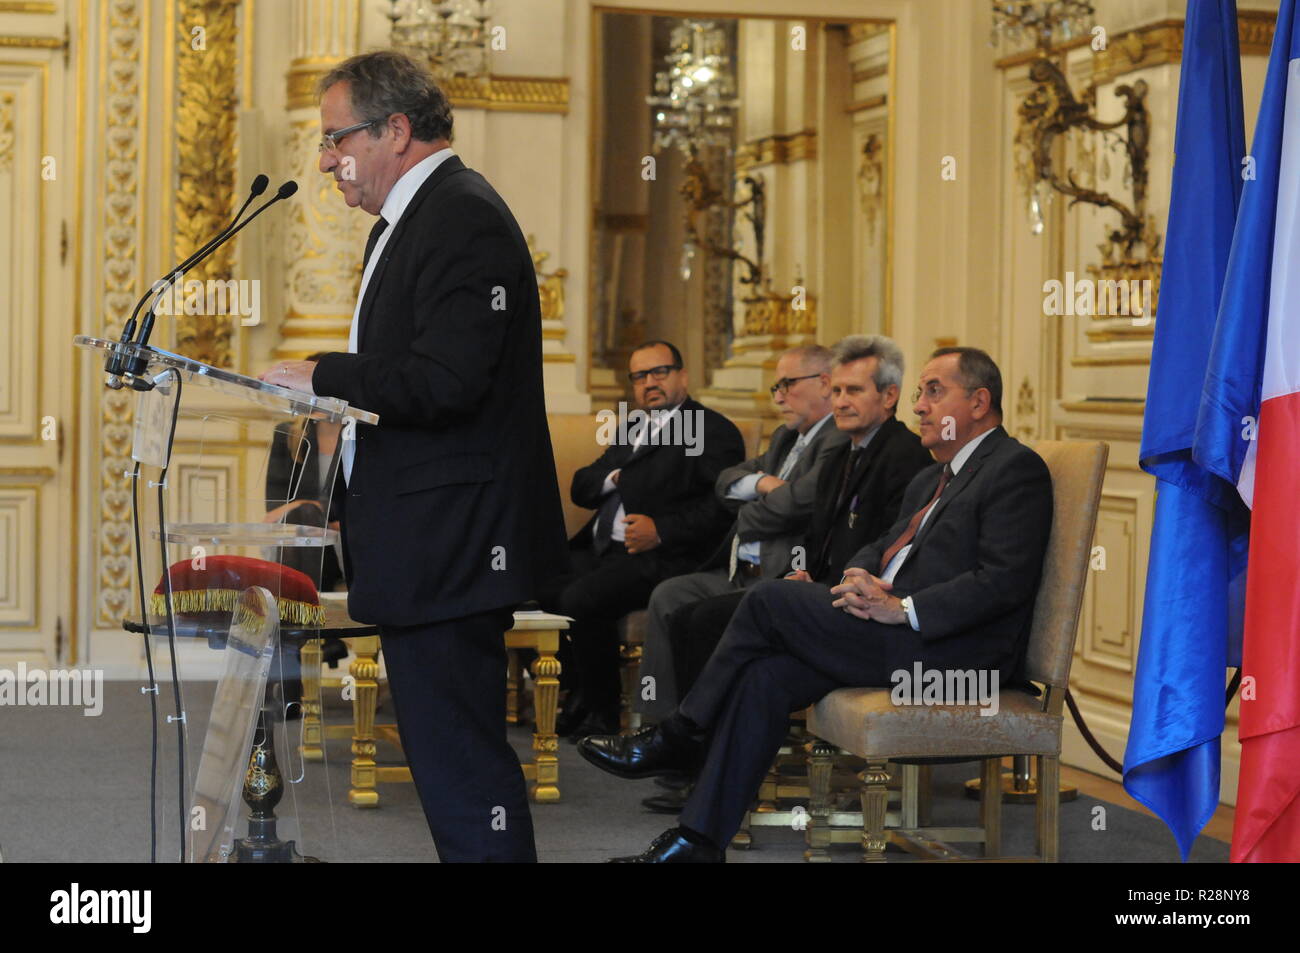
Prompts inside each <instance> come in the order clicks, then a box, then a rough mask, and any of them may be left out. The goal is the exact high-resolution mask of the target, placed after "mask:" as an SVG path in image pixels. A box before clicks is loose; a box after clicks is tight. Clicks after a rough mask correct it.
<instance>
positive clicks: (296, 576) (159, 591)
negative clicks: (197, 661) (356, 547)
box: [149, 556, 325, 626]
mask: <svg viewBox="0 0 1300 953" xmlns="http://www.w3.org/2000/svg"><path fill="white" fill-rule="evenodd" d="M200 566H201V567H202V568H199V567H200ZM168 574H169V575H170V576H171V584H172V606H173V608H174V609H175V611H176V614H177V615H188V616H194V615H220V614H222V613H224V614H227V615H229V614H230V613H231V612H233V611H234V609H235V605H236V603H237V602H238V601H239V595H240V593H242V592H243V591H244V590H245V589H249V588H251V587H253V586H265V587H266V588H267V589H268V590H270V592H271V595H273V596H275V598H276V604H277V606H278V608H279V610H280V621H281V622H285V623H292V624H296V625H309V626H320V625H322V624H324V622H325V610H324V608H323V607H322V606H321V604H320V596H319V595H318V594H317V592H316V586H315V584H314V583H313V582H312V581H311V577H310V576H308V575H306V574H305V573H302V572H299V571H298V570H297V569H291V568H289V567H288V566H285V565H283V564H281V563H273V562H269V561H267V560H265V559H255V558H253V557H251V556H207V557H204V558H203V559H202V560H193V559H183V560H181V561H180V562H177V563H173V564H172V566H171V568H170V569H169V570H168ZM149 611H150V612H152V613H153V614H155V615H159V616H161V615H165V614H166V612H167V603H166V592H165V587H164V585H163V580H162V579H159V580H158V585H157V586H155V587H154V590H153V596H152V597H151V598H150V599H149Z"/></svg>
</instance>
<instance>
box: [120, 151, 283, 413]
mask: <svg viewBox="0 0 1300 953" xmlns="http://www.w3.org/2000/svg"><path fill="white" fill-rule="evenodd" d="M270 181H271V180H270V179H268V178H267V177H266V176H265V175H264V174H262V173H258V175H257V178H255V179H253V184H252V186H251V187H250V188H249V190H248V198H246V199H244V204H243V205H242V206H240V208H239V212H238V213H237V214H236V215H235V217H234V218H233V219H231V220H230V224H229V225H227V226H226V227H225V228H224V229H222V230H221V231H220V232H218V233H217V237H216V238H214V239H213V240H212V242H209V243H208V244H207V245H204V246H203V247H202V248H200V249H199V250H198V251H196V252H195V253H194V254H192V255H190V257H189V258H187V259H185V260H184V261H183V262H181V263H180V264H178V265H176V266H175V267H174V268H172V269H171V271H169V272H167V274H168V275H170V276H171V280H175V279H176V278H177V277H179V274H177V273H178V272H179V273H182V274H183V273H184V271H185V269H187V268H190V267H192V266H193V265H194V264H195V263H196V262H197V261H198V260H199V256H200V255H202V254H203V253H204V252H205V251H206V250H207V249H209V248H210V247H212V244H213V242H216V241H218V240H219V239H221V237H222V236H224V235H225V234H226V233H227V232H229V231H230V230H231V229H232V228H234V227H235V223H236V222H238V221H239V219H240V217H241V216H242V215H243V214H244V210H245V209H247V208H248V205H249V203H250V202H252V201H253V199H255V198H257V196H259V195H261V194H262V193H263V192H265V191H266V187H267V185H268V184H269V183H270ZM295 188H296V186H295ZM290 194H292V193H290ZM158 280H159V281H161V280H162V279H161V278H160V279H158ZM171 280H169V281H168V282H167V284H168V285H169V284H170V283H171ZM163 287H164V288H165V287H167V285H164V286H163ZM159 290H160V289H159V287H158V281H155V282H154V283H153V284H152V285H150V286H149V290H148V291H146V292H145V293H144V294H143V295H141V296H140V300H139V301H137V302H136V303H135V308H134V309H133V310H132V311H131V317H130V319H129V320H128V321H127V322H126V324H125V325H124V326H123V328H122V337H121V339H120V341H121V343H122V344H129V343H130V342H131V338H132V337H134V336H135V330H136V316H137V315H138V314H139V313H140V308H142V307H143V306H144V303H145V302H146V301H148V300H149V296H150V295H152V294H155V293H157V292H158V291H159ZM126 361H127V358H126V357H125V356H123V355H121V354H118V353H116V352H114V353H111V354H109V356H108V357H107V358H106V359H105V361H104V372H105V374H107V375H108V376H107V378H106V379H105V383H106V384H107V385H108V386H109V387H110V388H112V389H113V390H118V389H120V388H121V387H122V383H123V382H122V376H121V375H122V374H123V373H124V372H125V365H126Z"/></svg>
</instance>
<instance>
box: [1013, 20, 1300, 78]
mask: <svg viewBox="0 0 1300 953" xmlns="http://www.w3.org/2000/svg"><path fill="white" fill-rule="evenodd" d="M1276 26H1277V14H1276V13H1270V12H1269V11H1267V10H1239V11H1237V41H1238V44H1239V45H1240V47H1241V54H1242V55H1243V56H1268V54H1269V50H1270V49H1271V47H1272V45H1273V31H1274V29H1275V28H1276ZM1090 42H1091V37H1090V36H1086V35H1085V36H1081V37H1077V38H1075V39H1073V40H1071V41H1069V42H1068V43H1062V44H1060V45H1059V46H1055V47H1053V48H1052V54H1053V55H1057V54H1062V53H1068V52H1070V51H1071V50H1075V49H1078V48H1079V47H1082V46H1087V45H1088V44H1089V43H1090ZM1038 55H1039V53H1038V51H1037V50H1024V51H1022V52H1018V53H1012V54H1010V55H1009V56H1004V57H1002V58H1001V59H999V60H997V61H996V63H995V64H994V65H995V66H997V68H998V69H1002V70H1006V69H1013V68H1015V67H1017V66H1023V65H1025V64H1026V63H1031V62H1033V61H1034V60H1035V59H1037V58H1038ZM1182 58H1183V21H1182V20H1160V21H1158V22H1155V23H1148V24H1145V25H1143V26H1140V27H1137V28H1135V29H1132V30H1127V31H1125V32H1123V33H1118V34H1115V35H1114V36H1111V37H1110V38H1109V41H1108V42H1107V44H1106V49H1104V50H1097V51H1095V52H1094V53H1093V55H1092V81H1093V82H1094V83H1097V84H1099V85H1100V84H1104V83H1109V82H1111V81H1112V80H1114V79H1116V78H1118V77H1120V76H1123V75H1125V74H1126V73H1132V72H1135V71H1136V70H1140V69H1149V68H1150V67H1153V66H1163V65H1165V64H1169V63H1180V62H1182Z"/></svg>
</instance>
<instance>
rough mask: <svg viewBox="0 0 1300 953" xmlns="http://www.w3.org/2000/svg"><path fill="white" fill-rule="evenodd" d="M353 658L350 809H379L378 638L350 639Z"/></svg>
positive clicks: (361, 637)
mask: <svg viewBox="0 0 1300 953" xmlns="http://www.w3.org/2000/svg"><path fill="white" fill-rule="evenodd" d="M350 641H351V642H352V650H353V652H355V653H356V658H355V659H354V660H353V661H352V664H351V665H350V666H349V667H348V672H349V674H351V676H352V692H353V695H352V788H351V790H349V791H348V803H349V804H351V805H352V806H353V807H378V806H379V791H378V789H377V788H376V782H377V781H378V776H377V774H376V770H375V707H376V706H377V705H378V703H379V681H378V679H379V637H378V636H377V635H367V636H359V637H357V638H354V639H351V640H350Z"/></svg>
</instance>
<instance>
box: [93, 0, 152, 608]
mask: <svg viewBox="0 0 1300 953" xmlns="http://www.w3.org/2000/svg"><path fill="white" fill-rule="evenodd" d="M101 17H102V18H103V19H101V26H102V27H103V28H102V29H101V30H100V32H99V42H100V55H99V62H100V64H101V66H100V78H99V83H100V88H101V89H102V91H103V95H104V101H105V102H107V103H109V104H111V108H108V109H106V110H105V111H104V128H103V130H102V134H101V135H100V136H99V137H98V138H97V140H96V141H98V142H100V143H103V149H104V153H103V168H104V177H103V185H102V204H101V205H100V215H101V218H100V221H99V223H98V226H97V229H98V234H97V236H96V238H95V244H94V246H93V247H94V248H95V249H96V250H97V251H96V256H97V257H100V256H102V257H101V265H100V268H101V276H102V277H101V282H102V284H101V287H100V295H99V300H100V311H101V313H102V314H103V315H104V328H103V334H104V336H105V337H108V338H113V339H116V338H117V337H119V336H120V335H121V332H122V325H123V324H124V323H125V322H126V318H127V315H128V314H130V312H131V307H132V305H133V304H134V303H135V298H136V292H137V290H138V282H139V277H140V275H139V263H138V259H139V255H140V249H139V240H140V198H139V175H140V171H141V170H140V162H141V149H142V146H141V136H142V128H141V116H140V103H141V98H140V82H141V76H140V60H141V45H142V43H143V42H144V39H145V37H144V34H143V31H142V30H141V23H140V19H141V17H140V5H139V2H138V0H114V2H113V3H109V4H105V6H104V8H101ZM99 406H100V419H99V434H100V447H99V451H100V452H99V456H100V461H101V462H100V466H99V533H98V539H99V552H98V556H97V558H96V560H95V563H96V566H97V568H98V573H97V574H96V578H95V586H96V591H97V592H96V598H95V616H96V618H97V620H98V622H99V624H100V625H108V626H113V627H116V626H117V625H118V624H120V622H121V620H122V618H123V617H124V616H125V615H127V613H128V612H129V611H130V602H131V494H130V487H129V486H128V485H127V480H126V478H125V477H124V476H123V473H124V472H125V471H126V470H128V469H130V467H131V410H132V407H133V406H134V397H133V392H132V391H130V390H126V389H123V390H108V389H103V390H102V391H101V396H100V405H99Z"/></svg>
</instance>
